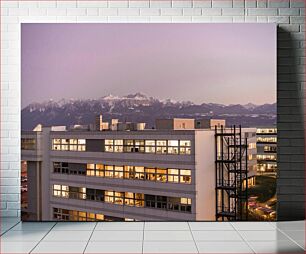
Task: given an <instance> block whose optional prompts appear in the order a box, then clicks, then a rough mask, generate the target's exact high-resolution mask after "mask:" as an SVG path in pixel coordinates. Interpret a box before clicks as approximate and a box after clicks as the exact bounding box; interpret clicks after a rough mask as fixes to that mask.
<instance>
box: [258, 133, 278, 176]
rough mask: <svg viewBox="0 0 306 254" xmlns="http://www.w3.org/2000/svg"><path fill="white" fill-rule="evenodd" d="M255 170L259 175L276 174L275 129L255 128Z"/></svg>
mask: <svg viewBox="0 0 306 254" xmlns="http://www.w3.org/2000/svg"><path fill="white" fill-rule="evenodd" d="M256 136H257V142H256V143H257V170H258V172H259V173H261V174H271V173H272V174H276V171H277V129H276V128H275V127H271V128H257V131H256Z"/></svg>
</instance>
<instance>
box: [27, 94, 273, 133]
mask: <svg viewBox="0 0 306 254" xmlns="http://www.w3.org/2000/svg"><path fill="white" fill-rule="evenodd" d="M98 114H103V118H104V119H105V121H107V120H110V119H111V118H118V119H119V120H120V121H137V122H146V123H147V126H148V127H149V128H151V127H153V126H154V122H155V119H156V118H171V117H188V118H211V117H218V118H223V119H226V120H227V121H228V123H229V124H242V125H243V126H256V125H258V126H259V125H260V126H264V125H273V124H275V122H276V103H274V104H264V105H254V104H250V103H249V104H246V105H240V104H236V105H222V104H215V103H202V104H195V103H193V102H190V101H182V102H179V101H174V100H170V99H167V100H159V99H157V98H153V97H148V96H146V95H144V94H142V93H136V94H129V95H126V96H122V97H120V96H116V95H107V96H103V97H101V98H99V99H86V100H80V99H68V100H67V99H62V100H60V101H57V102H56V101H54V100H49V101H46V102H42V103H32V104H30V105H28V106H27V107H25V108H24V109H23V110H22V112H21V117H22V129H25V130H30V129H32V128H34V127H35V126H36V125H37V124H39V123H41V124H43V125H67V126H69V125H73V124H89V123H93V122H94V117H95V115H98Z"/></svg>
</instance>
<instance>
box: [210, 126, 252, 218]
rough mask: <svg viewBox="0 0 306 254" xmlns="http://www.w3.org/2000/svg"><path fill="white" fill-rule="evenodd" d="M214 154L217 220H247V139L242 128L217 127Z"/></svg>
mask: <svg viewBox="0 0 306 254" xmlns="http://www.w3.org/2000/svg"><path fill="white" fill-rule="evenodd" d="M215 153H216V158H215V167H216V220H217V221H220V220H221V221H237V220H239V221H240V220H247V217H248V212H247V211H248V210H247V209H248V204H247V203H248V199H247V189H248V186H247V185H248V183H247V182H248V181H247V178H248V170H247V168H248V165H247V161H248V155H247V139H246V138H245V139H243V138H242V132H241V126H239V127H238V128H236V126H232V127H230V128H224V127H223V126H221V127H217V126H216V127H215ZM244 180H246V181H244Z"/></svg>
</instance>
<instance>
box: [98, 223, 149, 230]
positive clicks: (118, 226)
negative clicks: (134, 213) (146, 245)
mask: <svg viewBox="0 0 306 254" xmlns="http://www.w3.org/2000/svg"><path fill="white" fill-rule="evenodd" d="M143 225H144V222H98V223H97V226H96V228H95V230H118V231H121V230H128V231H133V230H143Z"/></svg>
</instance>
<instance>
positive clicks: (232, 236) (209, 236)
mask: <svg viewBox="0 0 306 254" xmlns="http://www.w3.org/2000/svg"><path fill="white" fill-rule="evenodd" d="M192 234H193V237H194V240H195V241H221V242H222V241H243V239H242V238H241V237H240V235H239V234H238V233H237V232H236V231H192Z"/></svg>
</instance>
